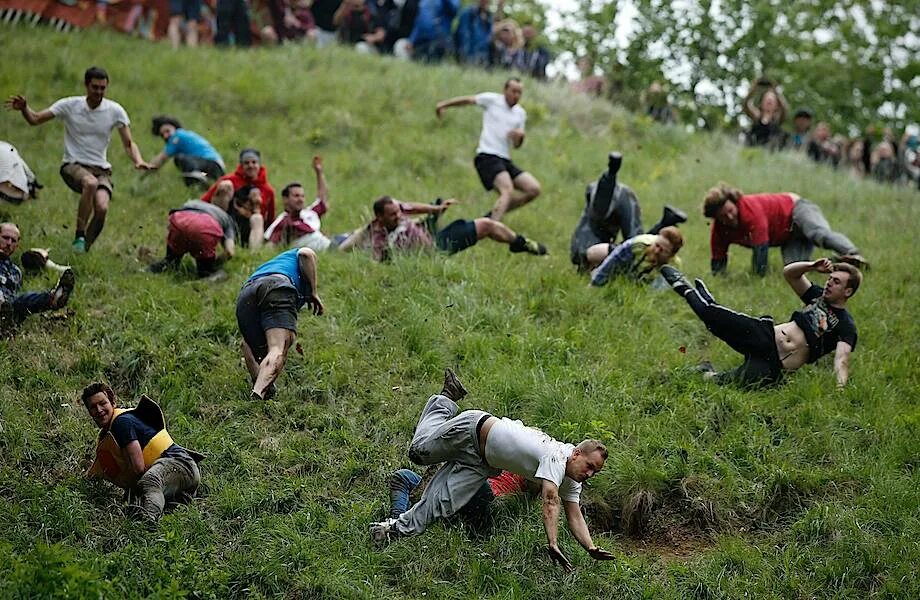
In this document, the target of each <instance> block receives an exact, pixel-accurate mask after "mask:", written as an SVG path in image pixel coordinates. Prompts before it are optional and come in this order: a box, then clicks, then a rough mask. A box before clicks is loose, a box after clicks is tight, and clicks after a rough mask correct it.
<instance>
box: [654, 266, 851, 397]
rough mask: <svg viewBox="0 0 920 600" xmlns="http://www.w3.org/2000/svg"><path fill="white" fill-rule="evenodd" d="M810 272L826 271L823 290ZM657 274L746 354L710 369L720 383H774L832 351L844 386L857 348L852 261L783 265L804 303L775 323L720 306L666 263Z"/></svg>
mask: <svg viewBox="0 0 920 600" xmlns="http://www.w3.org/2000/svg"><path fill="white" fill-rule="evenodd" d="M811 271H817V272H819V273H827V274H828V277H827V283H825V284H824V288H823V289H822V288H821V287H819V286H817V285H814V284H813V283H811V281H809V280H808V278H807V277H805V274H806V273H809V272H811ZM661 275H662V276H663V277H664V278H665V280H667V282H668V283H669V284H670V285H671V287H672V288H673V289H674V291H675V292H677V293H678V294H680V295H681V296H683V297H684V299H685V300H686V301H687V304H689V305H690V308H692V309H693V312H695V313H696V315H697V316H698V317H699V318H700V320H702V321H703V323H704V324H705V325H706V328H707V329H708V330H709V331H711V332H712V333H713V334H714V335H715V336H716V337H718V338H719V339H721V340H722V341H724V342H725V343H726V344H728V345H729V346H731V347H732V349H733V350H735V351H736V352H738V353H739V354H742V355H744V363H742V364H741V366H740V367H737V368H735V369H733V370H731V371H728V372H725V373H719V374H716V373H714V372H711V376H714V377H715V378H716V380H717V381H718V382H719V383H726V382H730V381H735V382H738V383H741V384H743V385H752V386H756V385H769V384H774V383H777V382H779V381H780V379H781V378H782V374H783V372H784V371H795V370H796V369H798V368H799V367H801V366H802V365H804V364H805V363H813V362H815V361H817V360H818V359H819V358H821V357H822V356H824V355H825V354H828V353H830V352H834V353H835V355H834V373H835V374H836V376H837V386H838V387H843V386H845V385H846V383H847V378H848V377H849V372H850V353H851V352H852V351H853V349H854V348H856V323H855V321H854V320H853V317H852V316H851V315H850V313H849V312H847V309H846V306H847V301H848V300H849V299H850V297H852V296H853V294H855V293H856V290H857V289H859V284H860V282H861V281H862V273H860V271H859V269H857V268H856V267H854V266H853V265H850V264H847V263H831V261H830V259H827V258H821V259H818V260H816V261H814V262H810V261H805V262H794V263H790V264H788V265H786V268H785V269H783V276H784V277H785V278H786V282H787V283H789V285H790V287H792V289H793V291H795V293H796V294H797V295H798V296H799V297H800V298H801V299H802V302H804V303H805V307H804V308H801V309H799V310H797V311H795V312H793V313H792V318H791V320H790V321H788V322H786V323H780V324H779V325H775V324H774V323H773V318H772V317H769V316H767V317H760V318H754V317H749V316H748V315H745V314H741V313H738V312H735V311H733V310H731V309H729V308H726V307H724V306H721V305H719V304H718V303H717V302H716V301H715V298H713V297H712V294H710V293H709V290H708V289H706V285H705V284H704V283H703V282H702V281H701V280H699V279H697V280H696V281H695V284H696V285H695V287H694V286H692V285H690V283H689V282H688V281H687V280H686V279H685V278H684V276H683V275H681V273H680V271H678V270H677V269H675V268H674V267H672V266H670V265H665V266H663V267H661Z"/></svg>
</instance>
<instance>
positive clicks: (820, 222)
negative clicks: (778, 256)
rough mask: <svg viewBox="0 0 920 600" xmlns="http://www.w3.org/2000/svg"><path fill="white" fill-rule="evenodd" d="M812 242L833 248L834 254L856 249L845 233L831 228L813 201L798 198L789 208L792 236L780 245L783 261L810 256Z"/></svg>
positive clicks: (798, 259) (787, 261)
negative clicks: (790, 209)
mask: <svg viewBox="0 0 920 600" xmlns="http://www.w3.org/2000/svg"><path fill="white" fill-rule="evenodd" d="M815 246H820V247H821V248H827V249H828V250H833V251H834V252H836V253H837V254H856V253H858V252H859V250H858V249H857V248H856V245H855V244H853V242H851V241H850V239H849V238H848V237H847V236H845V235H843V234H842V233H837V232H836V231H832V230H831V226H830V224H829V223H828V222H827V219H826V218H824V214H823V213H822V212H821V209H820V208H819V207H818V206H817V205H816V204H812V203H811V202H809V201H808V200H805V199H804V198H800V199H799V201H798V202H796V203H795V207H794V208H793V209H792V237H791V238H789V241H787V242H786V243H785V244H783V247H782V251H783V264H787V265H788V264H789V263H792V262H797V261H800V260H810V259H811V253H812V251H813V250H814V249H815Z"/></svg>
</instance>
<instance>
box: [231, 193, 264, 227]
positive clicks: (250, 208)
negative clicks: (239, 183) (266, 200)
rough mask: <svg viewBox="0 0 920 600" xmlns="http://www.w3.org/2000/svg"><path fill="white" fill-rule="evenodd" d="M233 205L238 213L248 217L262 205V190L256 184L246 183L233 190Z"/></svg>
mask: <svg viewBox="0 0 920 600" xmlns="http://www.w3.org/2000/svg"><path fill="white" fill-rule="evenodd" d="M233 207H234V208H235V209H236V212H237V214H239V215H240V216H241V217H243V218H246V219H248V218H249V217H251V216H252V215H253V214H254V213H256V212H259V209H260V208H261V207H262V190H260V189H259V188H257V187H256V186H254V185H244V186H243V187H241V188H240V189H238V190H236V191H235V192H233Z"/></svg>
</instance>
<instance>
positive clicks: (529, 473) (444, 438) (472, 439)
mask: <svg viewBox="0 0 920 600" xmlns="http://www.w3.org/2000/svg"><path fill="white" fill-rule="evenodd" d="M466 394H467V391H466V389H465V388H464V387H463V384H462V383H460V381H459V380H458V379H457V377H456V376H455V375H454V373H453V371H451V370H450V369H446V370H445V373H444V388H443V389H442V390H441V393H440V394H435V395H433V396H431V398H429V399H428V402H427V404H426V405H425V408H424V410H423V411H422V415H421V417H420V418H419V421H418V425H417V426H416V428H415V435H414V436H413V438H412V444H411V445H410V446H409V459H410V460H411V461H412V462H414V463H416V464H418V465H434V464H438V463H444V464H443V465H442V466H441V469H440V470H439V471H438V473H437V474H436V475H435V476H434V478H433V479H432V480H431V482H429V484H428V487H427V488H425V492H424V493H423V494H422V498H421V500H419V501H418V503H416V504H415V505H414V506H412V508H410V509H408V510H407V511H406V512H404V513H402V514H401V515H399V516H398V517H396V518H390V519H387V520H385V521H383V522H380V523H371V526H370V533H371V538H372V539H373V540H374V541H375V542H378V543H382V542H386V541H389V539H390V537H391V536H401V535H416V534H420V533H422V532H423V531H425V529H426V528H427V527H428V525H429V524H430V523H432V522H433V521H434V520H435V519H439V518H445V517H450V516H451V515H453V514H454V513H456V512H457V511H458V510H460V509H461V508H463V506H465V505H466V504H467V503H468V502H469V501H470V500H471V499H472V498H473V497H474V496H475V495H476V493H477V492H478V491H479V489H480V488H481V487H482V484H483V483H485V482H486V480H487V479H488V478H489V477H495V476H496V475H498V474H499V473H501V471H502V470H505V471H509V472H511V473H514V474H517V475H520V476H522V477H524V478H525V479H527V480H529V481H534V482H538V483H539V484H540V485H541V486H542V497H543V524H544V526H545V528H546V539H547V542H548V544H549V547H548V551H549V556H550V559H551V560H553V561H554V562H556V563H558V564H559V565H560V566H562V568H563V569H564V570H565V571H566V572H570V571H572V569H573V567H572V563H570V562H569V560H568V559H567V558H566V557H565V555H564V554H563V553H562V550H560V549H559V544H558V539H557V535H558V532H559V508H560V504H562V505H563V506H564V508H565V516H566V520H567V521H568V524H569V531H571V532H572V535H573V536H575V539H577V540H578V543H579V544H581V545H582V547H583V548H584V549H585V550H587V551H588V554H590V555H591V557H592V558H594V559H595V560H611V559H613V555H612V554H611V553H609V552H607V551H606V550H602V549H600V548H598V547H597V546H595V545H594V541H593V540H592V539H591V534H590V532H589V531H588V525H587V524H586V523H585V519H584V516H583V515H582V514H581V507H580V504H579V501H580V497H581V484H582V483H584V482H585V481H587V480H588V479H590V478H591V477H593V476H594V475H596V474H597V473H598V472H600V470H601V469H602V468H604V462H605V461H606V460H607V449H606V448H605V447H604V445H603V444H601V443H600V442H599V441H597V440H585V441H583V442H581V443H580V444H578V446H573V445H571V444H564V443H562V442H558V441H556V440H554V439H553V438H551V437H550V436H548V435H546V434H545V433H543V432H542V431H539V430H537V429H533V428H531V427H526V426H524V424H523V423H521V422H520V421H512V420H511V419H508V418H502V419H499V418H497V417H493V416H492V415H490V414H489V413H487V412H484V411H481V410H465V411H463V412H461V413H460V414H457V413H458V411H459V410H460V407H459V406H457V402H459V401H460V400H462V399H463V397H464V396H466Z"/></svg>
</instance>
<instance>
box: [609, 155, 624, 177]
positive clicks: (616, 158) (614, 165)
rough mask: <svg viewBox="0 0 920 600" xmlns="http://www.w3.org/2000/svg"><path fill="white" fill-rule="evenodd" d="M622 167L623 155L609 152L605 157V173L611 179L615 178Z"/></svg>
mask: <svg viewBox="0 0 920 600" xmlns="http://www.w3.org/2000/svg"><path fill="white" fill-rule="evenodd" d="M622 166H623V155H622V154H620V153H619V152H611V153H610V154H608V155H607V171H608V172H609V173H610V175H611V177H616V176H617V173H619V171H620V167H622Z"/></svg>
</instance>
